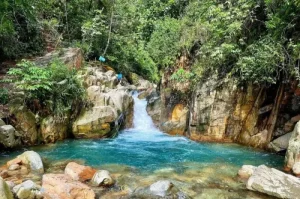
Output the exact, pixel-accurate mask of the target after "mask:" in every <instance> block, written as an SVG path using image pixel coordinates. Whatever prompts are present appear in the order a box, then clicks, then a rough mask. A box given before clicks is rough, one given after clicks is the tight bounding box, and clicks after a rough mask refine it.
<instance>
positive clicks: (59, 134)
mask: <svg viewBox="0 0 300 199" xmlns="http://www.w3.org/2000/svg"><path fill="white" fill-rule="evenodd" d="M68 124H69V118H65V120H63V121H56V120H54V118H53V117H51V116H49V117H47V118H45V119H43V121H42V123H41V138H42V141H43V142H44V143H54V142H56V141H57V140H63V139H65V138H67V136H68V134H67V130H68Z"/></svg>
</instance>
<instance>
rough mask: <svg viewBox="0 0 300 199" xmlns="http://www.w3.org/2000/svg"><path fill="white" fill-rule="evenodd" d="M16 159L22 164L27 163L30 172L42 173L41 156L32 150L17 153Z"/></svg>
mask: <svg viewBox="0 0 300 199" xmlns="http://www.w3.org/2000/svg"><path fill="white" fill-rule="evenodd" d="M17 159H18V160H19V159H20V160H21V161H22V164H24V165H28V166H29V168H30V170H31V172H36V173H44V165H43V162H42V159H41V156H40V155H39V154H38V153H36V152H34V151H26V152H24V153H22V154H21V155H19V156H18V157H17Z"/></svg>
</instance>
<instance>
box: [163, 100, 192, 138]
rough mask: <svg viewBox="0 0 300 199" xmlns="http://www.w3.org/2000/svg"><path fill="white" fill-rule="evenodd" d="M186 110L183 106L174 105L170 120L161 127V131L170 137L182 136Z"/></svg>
mask: <svg viewBox="0 0 300 199" xmlns="http://www.w3.org/2000/svg"><path fill="white" fill-rule="evenodd" d="M187 113H188V109H187V108H186V107H185V106H184V105H183V104H176V105H175V106H174V108H173V111H172V114H171V119H170V120H169V121H167V122H165V123H163V124H162V125H161V129H162V130H163V131H165V132H167V133H168V134H171V135H184V133H185V130H186V120H187Z"/></svg>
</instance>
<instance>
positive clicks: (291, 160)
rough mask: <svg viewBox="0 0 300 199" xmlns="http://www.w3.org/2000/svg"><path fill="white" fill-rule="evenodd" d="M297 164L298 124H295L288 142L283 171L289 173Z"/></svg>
mask: <svg viewBox="0 0 300 199" xmlns="http://www.w3.org/2000/svg"><path fill="white" fill-rule="evenodd" d="M297 162H300V122H298V123H297V124H296V126H295V128H294V130H293V132H292V135H291V138H290V141H289V146H288V149H287V152H286V155H285V170H286V171H290V170H291V169H292V168H293V166H294V164H295V163H297Z"/></svg>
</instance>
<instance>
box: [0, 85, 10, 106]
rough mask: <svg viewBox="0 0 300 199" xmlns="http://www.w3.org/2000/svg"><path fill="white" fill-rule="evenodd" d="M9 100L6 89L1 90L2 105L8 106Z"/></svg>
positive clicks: (0, 99) (0, 102)
mask: <svg viewBox="0 0 300 199" xmlns="http://www.w3.org/2000/svg"><path fill="white" fill-rule="evenodd" d="M8 99H9V96H8V90H7V89H6V88H0V104H7V103H8Z"/></svg>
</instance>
